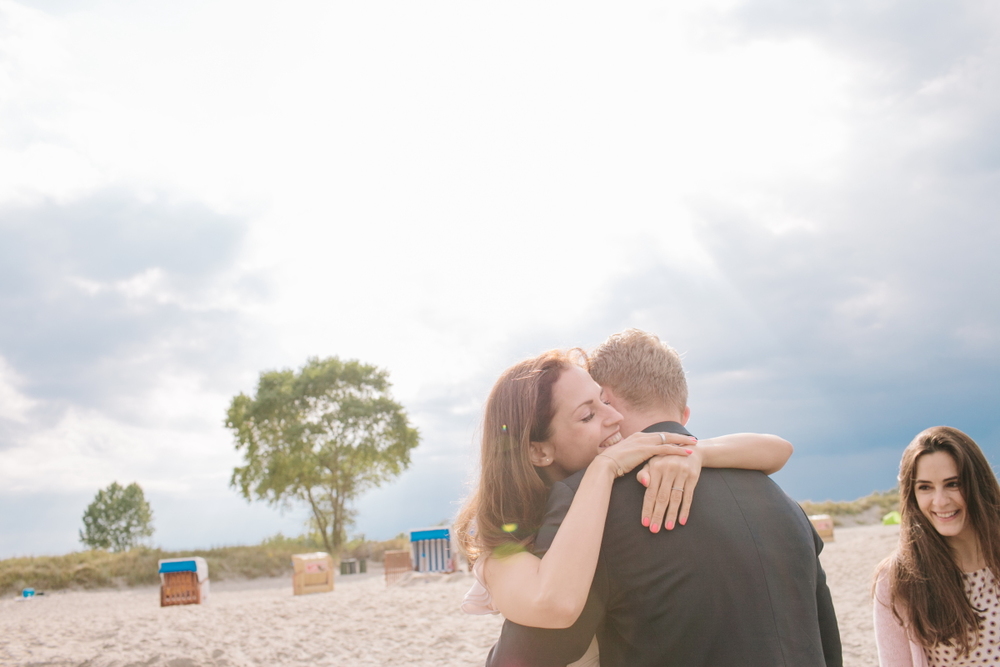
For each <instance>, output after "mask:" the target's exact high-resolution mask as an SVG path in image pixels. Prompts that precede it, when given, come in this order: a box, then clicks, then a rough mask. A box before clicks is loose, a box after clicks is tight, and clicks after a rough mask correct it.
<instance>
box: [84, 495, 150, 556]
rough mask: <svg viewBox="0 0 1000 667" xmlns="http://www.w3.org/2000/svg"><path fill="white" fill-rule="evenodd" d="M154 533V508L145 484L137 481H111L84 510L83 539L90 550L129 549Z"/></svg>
mask: <svg viewBox="0 0 1000 667" xmlns="http://www.w3.org/2000/svg"><path fill="white" fill-rule="evenodd" d="M152 534H153V511H152V510H151V509H150V507H149V503H147V502H146V497H145V496H144V495H143V493H142V487H140V486H139V485H138V484H136V483H135V482H132V483H131V484H129V485H128V486H125V487H123V486H122V485H121V484H119V483H118V482H112V483H111V486H109V487H108V488H106V489H102V490H100V491H98V492H97V495H96V496H94V502H92V503H90V505H89V506H88V507H87V511H86V512H84V513H83V530H81V531H80V541H81V542H83V543H84V544H86V545H87V546H88V547H90V548H91V549H110V550H111V551H127V550H129V549H131V548H132V547H134V546H136V545H137V544H139V541H140V540H141V539H142V538H143V537H149V536H151V535H152Z"/></svg>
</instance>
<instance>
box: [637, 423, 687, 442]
mask: <svg viewBox="0 0 1000 667" xmlns="http://www.w3.org/2000/svg"><path fill="white" fill-rule="evenodd" d="M642 432H643V433H660V432H663V433H677V434H680V435H690V436H691V437H692V438H693V437H694V435H692V434H691V432H690V431H688V430H687V429H686V428H684V425H683V424H681V423H680V422H659V423H657V424H653V425H652V426H647V427H646V428H644V429H642Z"/></svg>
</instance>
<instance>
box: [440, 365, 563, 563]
mask: <svg viewBox="0 0 1000 667" xmlns="http://www.w3.org/2000/svg"><path fill="white" fill-rule="evenodd" d="M573 365H579V364H578V363H577V362H576V360H575V359H574V358H573V357H571V356H570V354H569V353H566V352H562V351H559V350H553V351H551V352H546V353H544V354H541V355H539V356H537V357H534V358H532V359H526V360H525V361H522V362H521V363H519V364H515V365H514V366H511V367H510V368H508V369H507V370H506V371H504V373H503V375H501V376H500V379H498V380H497V381H496V384H495V385H493V390H492V391H491V392H490V396H489V398H488V399H487V401H486V410H485V415H484V417H483V440H482V451H481V454H480V464H481V469H482V472H481V474H480V478H479V484H478V487H477V488H476V489H475V490H474V491H473V492H472V494H471V495H470V496H469V498H468V499H467V500H466V502H465V505H464V506H463V507H462V509H461V511H460V512H459V514H458V518H457V519H456V521H455V529H456V535H457V537H458V543H459V546H460V547H461V548H462V550H463V551H464V552H465V554H466V555H467V556H468V558H469V561H470V562H475V560H476V559H477V558H478V557H479V556H480V555H482V554H483V553H487V552H491V551H493V550H494V549H497V547H502V546H504V545H507V546H509V547H511V548H516V547H518V545H520V546H524V545H526V544H527V543H528V542H530V541H531V539H532V538H533V537H534V534H535V532H537V530H538V527H539V526H540V525H541V521H542V515H543V513H544V511H545V502H546V499H547V498H548V495H549V485H548V482H547V481H546V480H545V479H544V478H543V476H542V475H540V474H539V472H538V470H537V469H536V468H535V467H534V466H533V465H532V464H531V460H530V458H529V452H530V448H531V443H532V442H533V441H534V442H543V441H545V440H548V439H549V437H550V435H551V434H550V432H549V431H550V428H551V425H552V416H553V414H554V412H555V406H554V405H553V403H552V386H553V385H554V384H555V383H556V381H557V380H558V379H559V377H560V376H561V375H562V372H563V371H564V370H566V369H567V368H569V367H570V366H573Z"/></svg>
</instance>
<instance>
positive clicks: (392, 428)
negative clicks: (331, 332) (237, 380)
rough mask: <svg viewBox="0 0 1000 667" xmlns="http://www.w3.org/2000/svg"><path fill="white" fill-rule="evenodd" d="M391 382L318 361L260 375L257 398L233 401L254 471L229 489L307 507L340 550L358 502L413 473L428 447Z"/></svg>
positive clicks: (230, 422) (233, 419)
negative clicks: (415, 456)
mask: <svg viewBox="0 0 1000 667" xmlns="http://www.w3.org/2000/svg"><path fill="white" fill-rule="evenodd" d="M388 378H389V376H388V373H387V372H386V371H383V370H380V369H378V368H376V367H375V366H370V365H367V364H362V363H361V362H359V361H357V360H351V361H341V360H340V359H338V358H337V357H330V358H327V359H318V358H311V359H309V360H308V361H307V363H306V365H305V366H303V367H302V369H301V370H300V371H299V372H298V373H296V372H294V371H291V370H282V371H270V372H263V373H261V374H260V381H259V382H258V384H257V393H256V395H255V396H253V397H250V396H247V395H245V394H242V393H241V394H240V395H238V396H236V397H235V398H233V401H232V404H231V405H230V406H229V411H228V413H227V416H226V427H227V428H229V429H230V430H232V432H233V435H234V436H235V440H236V449H237V451H241V452H242V453H243V457H244V463H245V464H246V465H243V466H239V467H236V468H234V469H233V476H232V478H231V479H230V485H231V486H232V487H234V488H237V489H238V490H239V491H240V493H242V495H243V497H244V498H246V499H247V500H248V501H249V500H253V499H254V498H257V499H258V500H266V501H267V502H268V503H269V504H271V505H280V506H289V505H290V504H291V502H292V501H293V500H299V501H301V502H304V503H306V504H307V505H308V506H309V508H310V509H311V510H312V517H313V522H314V523H315V526H316V528H317V530H318V532H320V533H321V534H322V535H323V543H324V544H325V545H326V548H327V551H329V552H331V553H333V552H335V551H336V550H337V549H338V548H339V547H340V545H341V544H343V543H344V541H345V535H346V529H347V526H348V525H350V524H351V523H353V517H354V512H353V511H352V510H351V509H350V507H349V504H350V502H351V501H352V500H354V499H355V498H357V497H358V496H359V495H360V494H361V492H363V491H365V490H366V489H369V488H371V487H373V486H379V485H380V484H382V483H383V482H385V481H387V480H389V479H391V478H392V477H395V476H396V475H398V474H399V473H401V472H402V471H403V470H405V469H406V468H407V467H408V466H409V465H410V450H411V449H413V448H414V447H416V446H417V444H418V443H419V435H418V433H417V430H416V429H415V428H412V427H411V426H410V425H409V422H408V420H407V416H406V413H405V412H404V411H403V408H402V406H400V405H399V404H398V403H396V402H395V401H393V400H392V398H391V397H390V395H389V387H390V384H389V379H388Z"/></svg>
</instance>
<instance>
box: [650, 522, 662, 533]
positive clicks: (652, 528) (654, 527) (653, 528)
mask: <svg viewBox="0 0 1000 667" xmlns="http://www.w3.org/2000/svg"><path fill="white" fill-rule="evenodd" d="M649 532H651V533H658V532H660V524H658V523H654V524H653V525H652V526H650V527H649Z"/></svg>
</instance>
